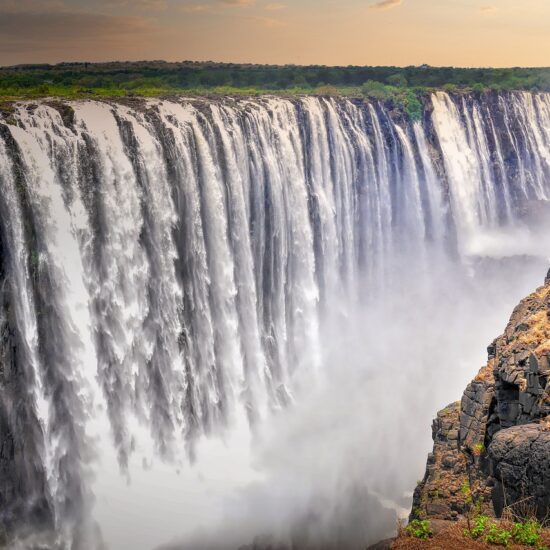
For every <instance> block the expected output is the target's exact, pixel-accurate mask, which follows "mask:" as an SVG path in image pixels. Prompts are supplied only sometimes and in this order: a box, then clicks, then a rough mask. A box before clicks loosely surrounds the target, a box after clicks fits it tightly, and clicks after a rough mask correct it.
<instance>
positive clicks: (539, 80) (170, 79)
mask: <svg viewBox="0 0 550 550" xmlns="http://www.w3.org/2000/svg"><path fill="white" fill-rule="evenodd" d="M368 80H372V81H376V82H380V83H383V84H387V85H397V86H408V87H426V88H442V87H444V86H456V87H458V88H464V87H468V88H473V87H474V86H476V85H477V86H478V87H481V86H482V87H485V88H488V89H500V90H514V89H529V90H531V89H538V90H546V91H550V69H524V68H514V69H458V68H453V67H430V66H427V65H423V66H420V67H356V66H349V67H325V66H313V65H312V66H295V65H284V66H276V65H242V64H228V63H195V62H182V63H166V62H160V61H159V62H136V63H124V62H120V63H98V64H92V63H62V64H59V65H20V66H14V67H3V68H0V87H1V88H8V87H20V88H30V87H35V86H39V85H40V84H50V85H52V86H67V87H71V86H81V87H88V88H126V89H130V90H131V89H132V88H140V87H159V88H174V89H186V88H200V87H204V88H212V87H219V86H229V87H235V88H249V87H252V88H260V89H264V90H270V89H276V90H284V89H291V88H317V87H319V86H323V85H332V86H337V87H346V86H350V87H352V86H361V85H362V84H364V83H365V82H366V81H368Z"/></svg>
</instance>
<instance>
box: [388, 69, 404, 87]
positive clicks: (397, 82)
mask: <svg viewBox="0 0 550 550" xmlns="http://www.w3.org/2000/svg"><path fill="white" fill-rule="evenodd" d="M387 83H388V84H390V85H392V86H396V87H397V88H406V87H407V86H408V84H409V83H408V82H407V77H406V76H405V75H404V74H403V73H397V74H392V75H391V76H388V78H387Z"/></svg>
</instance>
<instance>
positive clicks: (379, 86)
mask: <svg viewBox="0 0 550 550" xmlns="http://www.w3.org/2000/svg"><path fill="white" fill-rule="evenodd" d="M361 93H362V94H363V95H364V96H365V97H367V98H369V99H377V100H378V101H387V100H388V99H391V98H392V96H393V94H392V87H391V86H386V85H385V84H383V83H382V82H377V81H376V80H367V81H366V82H365V83H364V84H363V85H362V86H361Z"/></svg>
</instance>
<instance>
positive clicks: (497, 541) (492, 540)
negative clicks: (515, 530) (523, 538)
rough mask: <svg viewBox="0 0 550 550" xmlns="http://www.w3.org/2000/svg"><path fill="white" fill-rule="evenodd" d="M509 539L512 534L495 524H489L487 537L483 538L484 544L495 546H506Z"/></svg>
mask: <svg viewBox="0 0 550 550" xmlns="http://www.w3.org/2000/svg"><path fill="white" fill-rule="evenodd" d="M511 539H512V533H510V531H508V530H507V529H502V528H501V527H499V526H498V525H497V524H496V523H493V524H491V526H490V527H489V531H488V533H487V536H486V537H485V541H486V542H488V543H489V544H494V545H496V546H508V544H509V543H510V540H511Z"/></svg>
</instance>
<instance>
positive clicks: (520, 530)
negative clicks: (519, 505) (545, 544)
mask: <svg viewBox="0 0 550 550" xmlns="http://www.w3.org/2000/svg"><path fill="white" fill-rule="evenodd" d="M540 531H541V525H540V523H539V522H538V521H537V520H529V521H527V522H525V523H514V526H513V527H512V537H513V538H514V541H515V542H517V543H518V544H524V545H525V546H537V547H540V545H541V542H542V541H541V536H540Z"/></svg>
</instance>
